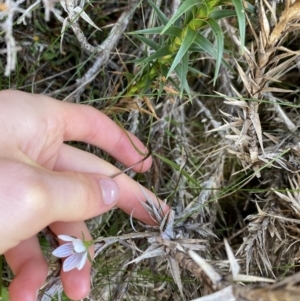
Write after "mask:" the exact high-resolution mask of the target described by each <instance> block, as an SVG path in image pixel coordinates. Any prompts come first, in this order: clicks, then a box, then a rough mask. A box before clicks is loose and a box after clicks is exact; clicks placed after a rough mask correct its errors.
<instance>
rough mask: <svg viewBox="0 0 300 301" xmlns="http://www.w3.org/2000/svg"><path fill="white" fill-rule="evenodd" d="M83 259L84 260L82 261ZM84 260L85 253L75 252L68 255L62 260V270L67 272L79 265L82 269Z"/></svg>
mask: <svg viewBox="0 0 300 301" xmlns="http://www.w3.org/2000/svg"><path fill="white" fill-rule="evenodd" d="M83 259H84V261H83ZM85 261H86V253H75V254H73V255H71V256H70V257H68V258H67V259H66V260H65V261H64V263H63V271H64V272H68V271H71V270H73V269H75V268H77V269H78V270H79V268H78V267H81V269H82V267H83V266H84V263H85ZM82 262H83V264H82Z"/></svg>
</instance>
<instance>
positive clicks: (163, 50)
mask: <svg viewBox="0 0 300 301" xmlns="http://www.w3.org/2000/svg"><path fill="white" fill-rule="evenodd" d="M169 54H171V52H170V50H169V46H165V47H162V48H160V49H159V50H157V51H156V52H154V53H152V54H151V55H150V56H148V57H146V58H142V59H139V60H135V62H136V63H149V62H152V61H154V60H157V59H160V58H162V57H164V56H166V55H169Z"/></svg>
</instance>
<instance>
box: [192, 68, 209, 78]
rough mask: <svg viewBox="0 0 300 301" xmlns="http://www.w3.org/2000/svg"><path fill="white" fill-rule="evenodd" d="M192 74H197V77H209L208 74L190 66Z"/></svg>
mask: <svg viewBox="0 0 300 301" xmlns="http://www.w3.org/2000/svg"><path fill="white" fill-rule="evenodd" d="M188 71H190V72H191V73H194V74H196V75H197V76H203V77H209V76H208V75H207V74H205V73H202V72H200V71H199V70H198V69H196V68H193V67H191V66H189V70H188Z"/></svg>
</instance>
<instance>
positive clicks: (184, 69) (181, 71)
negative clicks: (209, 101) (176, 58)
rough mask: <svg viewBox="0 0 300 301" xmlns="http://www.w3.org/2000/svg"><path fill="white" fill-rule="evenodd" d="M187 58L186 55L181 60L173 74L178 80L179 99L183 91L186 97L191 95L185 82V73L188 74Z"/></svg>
mask: <svg viewBox="0 0 300 301" xmlns="http://www.w3.org/2000/svg"><path fill="white" fill-rule="evenodd" d="M188 59H189V56H188V53H186V54H185V55H184V56H183V58H182V62H181V64H178V65H177V66H176V68H175V72H176V74H177V76H178V78H179V79H180V83H181V85H180V90H179V91H180V97H182V96H183V91H184V90H185V91H186V92H187V94H188V95H191V91H190V86H189V85H188V82H187V73H188V63H189V60H188Z"/></svg>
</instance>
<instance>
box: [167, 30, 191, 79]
mask: <svg viewBox="0 0 300 301" xmlns="http://www.w3.org/2000/svg"><path fill="white" fill-rule="evenodd" d="M196 36H197V32H196V31H195V30H192V29H190V28H188V30H187V32H186V36H185V38H184V39H183V41H182V44H181V46H180V48H179V50H178V52H177V54H176V56H175V58H174V61H173V63H172V65H171V67H170V69H169V72H168V74H167V77H169V76H170V74H171V73H172V72H173V70H174V69H175V67H176V66H177V65H178V64H179V62H180V61H181V59H182V57H183V56H184V55H185V54H186V53H187V52H188V50H189V48H190V46H191V45H192V43H193V42H194V40H195V38H196Z"/></svg>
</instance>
